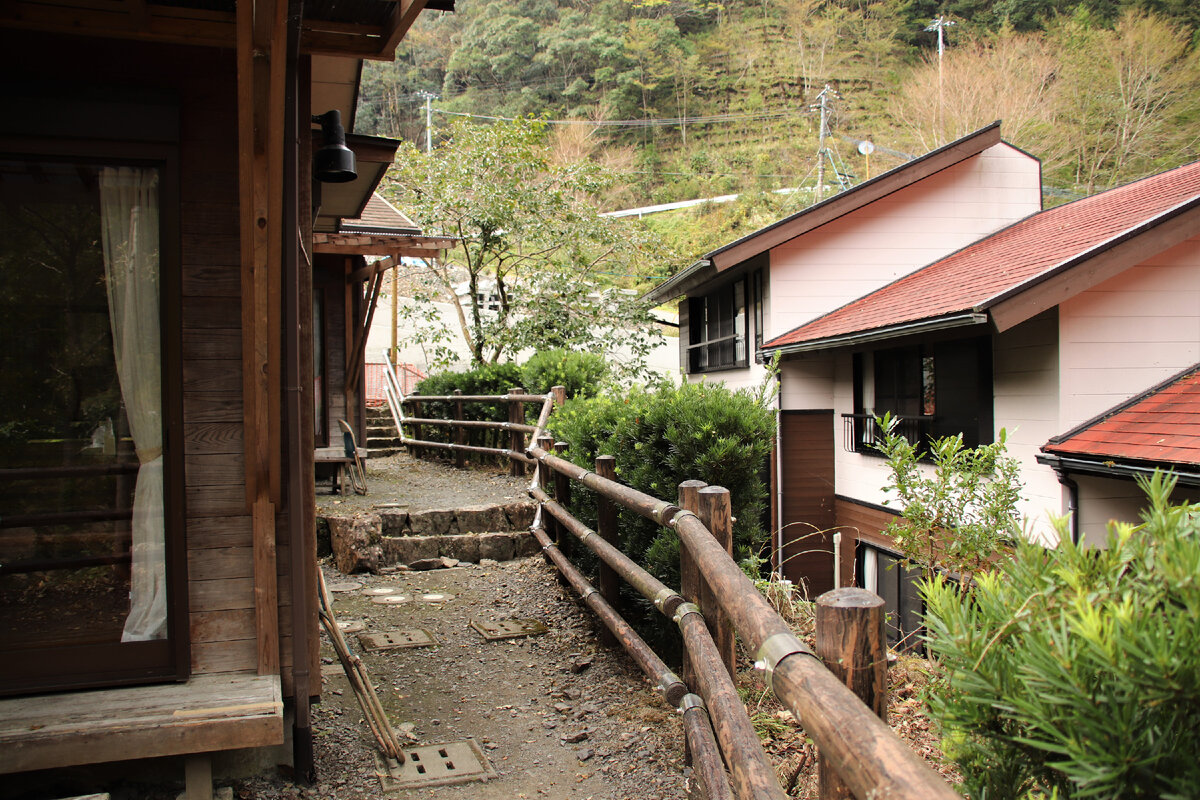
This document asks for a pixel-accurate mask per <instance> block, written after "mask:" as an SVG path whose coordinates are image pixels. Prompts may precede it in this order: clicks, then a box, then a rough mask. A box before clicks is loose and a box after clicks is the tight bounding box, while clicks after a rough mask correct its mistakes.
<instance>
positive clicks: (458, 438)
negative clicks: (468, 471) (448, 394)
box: [453, 389, 467, 469]
mask: <svg viewBox="0 0 1200 800" xmlns="http://www.w3.org/2000/svg"><path fill="white" fill-rule="evenodd" d="M453 394H454V396H455V397H459V396H461V395H462V389H455V390H454V392H453ZM454 419H455V420H456V421H457V422H462V420H463V403H462V400H455V401H454ZM466 433H467V431H466V428H464V427H463V426H462V425H455V426H454V443H455V444H457V445H464V444H466V442H465V441H463V439H464V438H466ZM465 461H466V453H464V452H463V451H462V450H455V451H454V466H456V467H458V468H459V469H462V468H463V464H464V462H465Z"/></svg>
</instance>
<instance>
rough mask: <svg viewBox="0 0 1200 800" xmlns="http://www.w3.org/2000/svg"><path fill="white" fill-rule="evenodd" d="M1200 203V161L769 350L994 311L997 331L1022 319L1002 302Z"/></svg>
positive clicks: (1108, 196)
mask: <svg viewBox="0 0 1200 800" xmlns="http://www.w3.org/2000/svg"><path fill="white" fill-rule="evenodd" d="M1198 206H1200V162H1195V163H1192V164H1188V165H1186V166H1182V167H1179V168H1177V169H1174V170H1170V171H1169V172H1164V173H1161V174H1159V175H1154V176H1151V177H1149V178H1143V179H1142V180H1140V181H1136V182H1134V183H1130V184H1126V185H1125V186H1121V187H1118V188H1116V189H1110V190H1109V191H1107V192H1102V193H1100V194H1096V195H1093V196H1091V197H1087V198H1084V199H1082V200H1076V201H1075V202H1073V203H1068V204H1066V205H1062V206H1058V207H1057V208H1052V209H1049V210H1046V211H1041V212H1038V213H1036V214H1033V215H1030V216H1029V217H1026V218H1025V219H1023V220H1020V221H1019V222H1016V223H1014V224H1012V225H1010V226H1009V227H1007V228H1004V229H1002V230H1000V231H998V232H996V233H994V234H992V235H990V236H987V237H985V238H983V239H981V240H979V241H977V242H975V243H973V244H971V245H968V246H967V247H964V248H963V249H961V250H959V251H957V252H955V253H952V254H950V255H948V256H946V257H945V258H942V259H940V260H938V261H935V262H934V263H932V264H930V265H929V266H926V267H924V268H922V269H920V270H918V271H917V272H914V273H912V274H909V275H907V276H905V277H903V278H900V279H898V280H896V281H894V282H893V283H891V284H888V285H887V286H885V287H883V288H881V289H879V290H877V291H875V292H873V293H871V294H869V295H866V296H864V297H861V298H859V299H858V300H855V301H853V302H851V303H848V304H847V305H845V306H842V307H841V308H839V309H837V310H836V311H832V312H830V313H829V314H826V315H825V316H823V317H818V318H817V319H815V320H813V321H811V322H808V323H806V324H804V325H802V326H800V327H798V328H795V329H793V330H791V331H789V332H788V333H785V334H783V335H782V336H779V337H776V338H775V339H773V340H771V341H770V342H767V343H766V344H765V345H764V349H779V350H782V351H784V352H788V351H798V350H812V349H821V348H823V347H836V346H841V345H844V344H846V343H848V342H847V339H848V338H850V337H863V336H864V335H867V334H869V333H870V332H875V333H876V334H877V337H876V338H885V337H886V336H887V335H888V332H889V331H892V330H895V331H897V335H898V334H899V332H901V331H904V332H907V331H909V330H911V329H912V328H914V327H919V326H936V325H937V324H938V323H939V322H940V321H947V322H949V321H951V320H955V319H962V320H964V324H968V323H970V324H974V323H977V322H980V321H982V320H981V318H980V316H979V315H981V314H985V313H989V314H992V315H993V316H992V322H993V324H996V325H997V327H998V328H999V329H1004V328H1007V327H1011V324H1015V323H1016V322H1019V321H1021V319H1022V317H1016V318H1013V319H1009V320H1006V321H1005V322H1004V324H1003V325H1000V324H999V323H998V322H997V320H996V318H995V316H994V314H995V311H996V309H997V308H998V307H999V306H1000V305H1001V304H1003V303H1006V302H1008V301H1012V300H1014V298H1016V297H1017V296H1018V295H1021V294H1022V293H1025V292H1028V291H1029V290H1031V289H1033V288H1035V287H1038V286H1039V285H1041V284H1043V283H1044V282H1047V281H1049V280H1050V279H1051V278H1055V277H1057V276H1059V275H1061V274H1062V273H1065V272H1066V271H1067V270H1070V269H1071V268H1073V267H1076V266H1079V265H1080V264H1082V263H1084V262H1087V261H1090V260H1092V259H1094V258H1096V257H1097V256H1098V255H1101V254H1104V253H1106V252H1109V251H1115V250H1116V248H1117V247H1118V246H1123V245H1125V244H1126V243H1127V242H1129V241H1131V240H1132V239H1133V238H1135V237H1137V236H1138V235H1139V234H1141V233H1145V232H1146V231H1148V230H1150V229H1153V228H1156V227H1158V226H1160V225H1165V223H1167V222H1169V221H1172V220H1176V218H1178V217H1181V215H1183V214H1184V213H1186V212H1189V211H1192V210H1194V209H1196V208H1197V207H1198ZM1188 219H1189V218H1184V221H1185V222H1187V221H1188ZM1194 227H1195V226H1194V225H1190V226H1189V225H1188V224H1178V225H1176V226H1173V227H1172V228H1171V229H1170V230H1171V234H1172V236H1174V237H1175V238H1174V240H1179V241H1181V240H1182V239H1184V238H1187V236H1188V235H1191V234H1194ZM1174 240H1172V241H1174ZM1160 244H1161V243H1160ZM1162 246H1166V245H1162ZM1122 252H1123V258H1125V259H1129V258H1133V262H1132V263H1136V261H1137V260H1140V259H1139V258H1137V256H1138V254H1141V257H1143V258H1144V256H1145V254H1144V253H1140V251H1139V250H1137V249H1136V248H1134V249H1132V250H1129V251H1128V253H1125V252H1124V251H1122ZM1122 263H1124V262H1122ZM1096 279H1097V278H1096V277H1095V276H1093V280H1096ZM1087 285H1091V284H1085V282H1084V281H1076V282H1075V283H1074V284H1073V285H1072V286H1070V287H1069V288H1068V287H1065V286H1064V287H1055V291H1058V292H1069V291H1073V292H1078V291H1081V290H1082V289H1084V288H1087ZM1047 303H1048V305H1047ZM1055 304H1056V301H1054V298H1053V297H1048V298H1047V299H1046V301H1045V302H1043V303H1042V304H1041V305H1036V304H1029V305H1028V307H1026V308H1023V309H1019V310H1018V311H1017V312H1014V313H1019V314H1024V315H1025V316H1024V317H1023V318H1024V319H1027V318H1028V317H1031V316H1033V315H1034V314H1035V313H1040V311H1042V310H1044V307H1049V306H1052V305H1055Z"/></svg>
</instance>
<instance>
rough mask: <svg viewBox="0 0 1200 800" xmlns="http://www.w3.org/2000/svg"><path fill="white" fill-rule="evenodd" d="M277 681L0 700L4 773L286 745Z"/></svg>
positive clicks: (219, 678)
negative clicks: (284, 743) (284, 742)
mask: <svg viewBox="0 0 1200 800" xmlns="http://www.w3.org/2000/svg"><path fill="white" fill-rule="evenodd" d="M283 737H284V730H283V700H282V697H281V695H280V689H279V676H277V675H262V676H260V675H229V674H225V675H205V676H198V677H195V678H193V679H192V680H190V681H188V682H187V683H178V684H160V685H157V686H137V687H129V688H121V689H102V690H96V691H90V692H64V693H62V694H52V695H41V696H36V697H18V698H11V699H4V700H0V773H7V772H24V771H26V770H34V769H50V768H55V767H62V766H67V765H73V764H94V763H100V762H105V761H123V760H127V759H134V758H150V757H156V756H171V755H183V754H189V753H202V752H210V751H215V750H226V749H231V748H241V747H263V746H268V745H276V744H282V743H283Z"/></svg>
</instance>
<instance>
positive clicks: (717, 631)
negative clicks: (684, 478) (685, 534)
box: [697, 486, 737, 683]
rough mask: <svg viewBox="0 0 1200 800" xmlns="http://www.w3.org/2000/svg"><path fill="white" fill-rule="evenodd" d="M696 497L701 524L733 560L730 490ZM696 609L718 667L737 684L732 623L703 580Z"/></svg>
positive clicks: (715, 488)
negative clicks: (710, 639) (714, 649)
mask: <svg viewBox="0 0 1200 800" xmlns="http://www.w3.org/2000/svg"><path fill="white" fill-rule="evenodd" d="M697 494H698V495H699V498H700V513H699V516H700V521H701V522H703V523H704V527H706V528H708V530H709V532H711V533H712V535H713V538H714V539H716V540H717V543H718V544H720V545H721V547H723V548H724V549H725V552H726V553H728V554H729V556H730V558H732V557H733V516H732V514H731V512H730V508H731V506H730V502H729V490H728V489H726V488H725V487H724V486H706V487H704V488H703V489H699V490H698V491H697ZM697 605H699V606H700V611H701V613H702V614H704V619H705V621H706V622H707V623H708V629H709V630H710V631H711V632H712V637H713V641H714V642H716V645H717V652H719V653H720V654H721V663H723V664H724V665H725V669H726V670H728V671H729V677H730V678H733V680H734V683H737V651H736V649H735V647H734V641H733V623H731V622H730V621H729V617H727V616H726V615H725V614H724V612H722V611H721V607H720V605H718V603H717V599H716V597H715V596H714V595H713V590H712V587H711V586H709V584H708V581H706V580H704V579H703V577H701V580H700V602H699V603H697Z"/></svg>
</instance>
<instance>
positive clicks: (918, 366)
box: [842, 336, 993, 453]
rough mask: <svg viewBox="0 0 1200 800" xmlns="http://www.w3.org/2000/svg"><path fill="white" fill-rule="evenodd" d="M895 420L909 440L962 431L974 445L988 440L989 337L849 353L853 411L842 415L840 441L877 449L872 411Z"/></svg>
mask: <svg viewBox="0 0 1200 800" xmlns="http://www.w3.org/2000/svg"><path fill="white" fill-rule="evenodd" d="M888 412H890V413H891V415H892V416H893V417H895V418H897V419H898V420H899V422H898V426H899V432H900V433H901V434H902V435H904V436H905V437H906V438H907V439H908V440H909V441H910V442H920V443H922V445H924V444H926V443H927V442H928V441H929V439H931V438H938V437H942V436H952V435H955V434H962V437H963V444H964V445H965V446H967V447H977V446H978V445H981V444H988V443H990V442H991V441H992V440H993V433H992V359H991V339H990V338H988V337H986V336H981V337H977V338H973V339H966V340H958V341H946V342H935V343H930V344H922V345H912V346H909V347H895V348H888V349H884V350H874V351H867V352H863V353H855V354H854V413H853V414H844V415H842V418H843V422H844V423H845V424H844V428H845V430H844V439H845V447H846V449H847V450H849V451H851V452H858V453H876V452H877V451H876V450H875V445H876V444H877V443H879V441H880V440H881V431H880V430H879V427H878V426H877V425H876V424H875V417H881V416H883V415H884V414H885V413H888Z"/></svg>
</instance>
